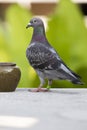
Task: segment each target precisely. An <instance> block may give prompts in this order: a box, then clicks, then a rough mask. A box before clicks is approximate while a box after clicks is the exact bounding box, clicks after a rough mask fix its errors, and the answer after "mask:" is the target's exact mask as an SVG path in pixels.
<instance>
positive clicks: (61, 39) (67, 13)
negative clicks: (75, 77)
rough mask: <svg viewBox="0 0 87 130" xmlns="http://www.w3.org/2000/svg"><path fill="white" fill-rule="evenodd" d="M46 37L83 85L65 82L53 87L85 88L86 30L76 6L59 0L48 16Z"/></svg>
mask: <svg viewBox="0 0 87 130" xmlns="http://www.w3.org/2000/svg"><path fill="white" fill-rule="evenodd" d="M50 17H51V20H50V21H49V23H48V27H49V29H48V31H47V36H48V38H49V41H50V42H51V43H52V46H54V48H56V50H57V51H58V52H59V54H60V55H61V57H62V59H63V60H64V61H65V63H67V65H68V66H69V67H70V68H72V70H74V71H75V72H77V73H78V74H79V75H81V77H82V79H83V81H84V82H85V85H83V86H76V85H72V84H70V83H66V82H60V83H59V85H57V84H58V82H55V85H53V86H60V87H87V86H86V84H87V79H86V77H87V58H86V57H87V52H86V49H87V28H86V27H85V23H84V20H83V19H84V17H83V15H82V13H81V11H80V9H79V8H78V6H77V5H75V4H73V3H72V2H71V1H70V0H61V1H60V3H59V5H58V6H57V7H56V9H55V12H54V13H53V14H52V15H51V16H50Z"/></svg>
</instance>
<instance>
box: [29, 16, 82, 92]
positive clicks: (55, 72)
mask: <svg viewBox="0 0 87 130" xmlns="http://www.w3.org/2000/svg"><path fill="white" fill-rule="evenodd" d="M28 27H33V28H34V31H33V36H32V39H31V42H30V45H29V46H28V48H27V50H26V56H27V59H28V61H29V63H30V65H31V66H32V67H33V68H34V69H35V70H36V72H37V74H38V76H39V78H40V81H41V84H40V86H39V88H38V89H37V91H40V90H41V88H42V87H43V85H44V83H45V79H48V85H51V83H52V80H58V79H61V80H69V81H71V82H72V83H74V84H81V85H82V84H83V83H82V82H81V81H80V76H79V75H77V74H75V73H74V72H73V71H72V70H70V69H69V68H68V67H67V66H66V65H65V63H64V62H63V61H62V59H61V58H60V57H59V55H58V53H57V52H56V51H55V50H54V49H53V48H52V47H51V45H50V44H49V42H48V40H47V38H46V36H45V29H44V25H43V22H42V20H41V19H40V18H32V19H31V20H30V22H29V24H28V25H27V27H26V28H28Z"/></svg>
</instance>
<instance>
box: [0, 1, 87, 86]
mask: <svg viewBox="0 0 87 130" xmlns="http://www.w3.org/2000/svg"><path fill="white" fill-rule="evenodd" d="M33 16H39V17H41V18H42V19H43V21H44V24H45V29H46V34H47V38H48V41H49V42H50V43H51V45H52V46H53V47H54V48H55V49H56V51H57V52H58V53H59V54H60V56H61V58H62V59H63V60H64V62H65V63H66V64H67V65H68V66H69V67H70V68H71V69H72V70H73V71H75V72H76V73H78V74H79V75H80V76H81V77H82V81H83V82H85V85H83V86H80V85H73V84H71V83H70V82H67V81H54V82H53V84H52V87H54V88H57V87H58V88H68V87H70V88H82V87H83V88H86V87H87V0H72V1H71V0H0V62H15V63H16V64H17V65H18V66H19V67H20V69H21V72H22V75H21V80H20V83H19V85H18V87H23V88H25V87H37V86H38V85H39V78H38V76H37V75H36V72H35V71H34V70H33V68H32V67H31V66H30V65H29V64H28V61H27V59H26V54H25V53H26V48H27V47H28V44H29V42H30V40H31V36H32V31H33V30H32V28H30V29H28V30H26V25H27V23H28V22H29V20H30V19H31V18H32V17H33Z"/></svg>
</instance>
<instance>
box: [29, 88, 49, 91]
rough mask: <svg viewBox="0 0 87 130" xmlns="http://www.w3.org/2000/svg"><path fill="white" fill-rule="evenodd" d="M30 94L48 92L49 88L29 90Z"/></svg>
mask: <svg viewBox="0 0 87 130" xmlns="http://www.w3.org/2000/svg"><path fill="white" fill-rule="evenodd" d="M29 91H30V92H48V91H49V89H47V88H37V89H29Z"/></svg>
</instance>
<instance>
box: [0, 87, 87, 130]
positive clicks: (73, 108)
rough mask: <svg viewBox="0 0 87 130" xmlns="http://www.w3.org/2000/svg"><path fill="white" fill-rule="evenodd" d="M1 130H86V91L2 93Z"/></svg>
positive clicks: (0, 99)
mask: <svg viewBox="0 0 87 130" xmlns="http://www.w3.org/2000/svg"><path fill="white" fill-rule="evenodd" d="M0 130H87V89H51V91H50V92H44V93H42V92H40V93H32V92H29V91H28V89H17V90H16V91H15V92H9V93H0Z"/></svg>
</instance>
